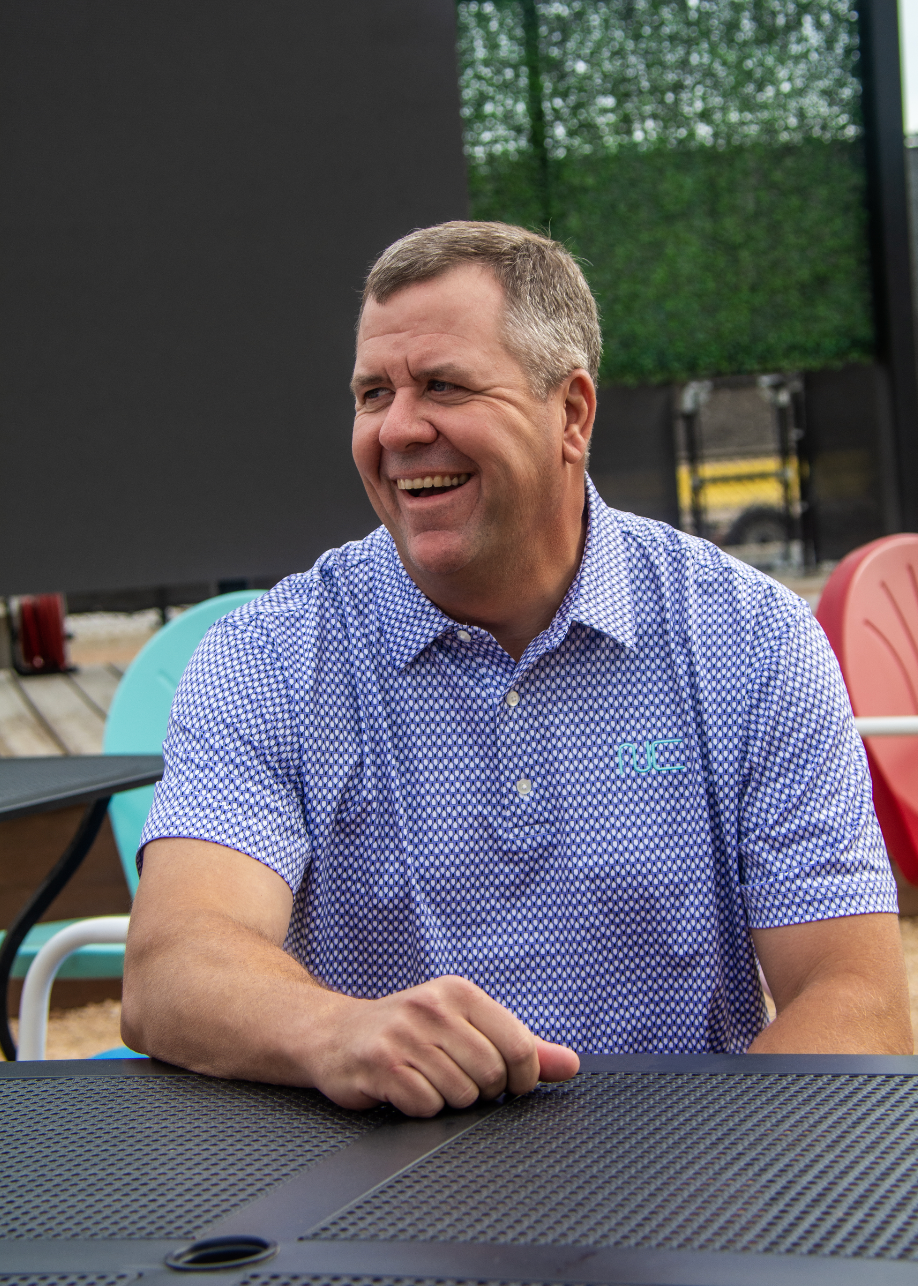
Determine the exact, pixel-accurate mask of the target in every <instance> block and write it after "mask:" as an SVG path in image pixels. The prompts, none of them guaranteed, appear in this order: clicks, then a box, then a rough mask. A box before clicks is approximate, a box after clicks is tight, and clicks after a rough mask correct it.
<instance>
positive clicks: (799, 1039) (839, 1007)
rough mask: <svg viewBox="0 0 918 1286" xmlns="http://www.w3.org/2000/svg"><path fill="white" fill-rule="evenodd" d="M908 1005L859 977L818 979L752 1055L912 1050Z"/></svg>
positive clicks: (762, 1034)
mask: <svg viewBox="0 0 918 1286" xmlns="http://www.w3.org/2000/svg"><path fill="white" fill-rule="evenodd" d="M912 1048H913V1039H912V1030H911V1025H910V1023H909V1022H908V1016H907V1013H906V1014H904V1013H903V1010H902V1006H901V1005H899V1004H891V1003H890V999H889V995H888V993H887V992H886V991H885V990H884V989H882V988H878V987H874V986H872V985H871V984H870V983H869V982H868V981H866V980H865V979H864V978H863V977H861V976H859V975H852V976H851V977H850V978H839V977H833V978H829V979H823V980H818V981H814V982H812V983H811V984H810V985H808V986H807V987H805V988H804V989H803V990H802V991H801V992H800V994H799V995H797V996H795V997H794V999H793V1000H791V1001H790V1002H789V1003H788V1004H786V1005H785V1006H784V1007H783V1008H782V1009H781V1010H780V1012H779V1013H778V1016H777V1017H776V1018H775V1020H774V1022H772V1023H771V1024H770V1025H769V1026H768V1027H766V1028H765V1030H764V1031H762V1032H760V1033H759V1035H758V1036H757V1037H756V1038H755V1040H754V1041H753V1042H752V1044H751V1045H750V1046H749V1049H748V1053H750V1054H911V1053H912Z"/></svg>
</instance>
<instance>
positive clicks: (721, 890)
mask: <svg viewBox="0 0 918 1286" xmlns="http://www.w3.org/2000/svg"><path fill="white" fill-rule="evenodd" d="M587 500H588V505H589V526H588V534H587V541H586V546H585V549H584V554H583V559H582V563H581V566H580V569H579V572H578V574H577V577H576V579H575V580H574V582H573V584H572V585H571V587H570V590H569V591H568V593H567V595H566V597H565V599H564V601H563V602H562V604H561V606H560V607H559V609H558V612H557V614H556V616H555V618H554V620H553V621H552V622H551V624H550V625H549V627H548V628H547V629H546V630H545V631H544V632H543V633H542V634H540V635H539V636H538V637H537V638H535V639H534V640H533V641H532V643H530V645H529V647H528V648H527V649H526V652H525V654H524V655H523V657H522V658H521V660H520V661H519V662H518V663H515V662H514V661H513V660H512V658H511V657H510V656H508V655H507V653H506V652H504V651H503V649H502V648H501V647H500V646H499V645H498V644H497V642H496V641H495V640H494V638H493V637H492V636H491V635H490V634H489V633H487V631H486V630H483V629H478V628H476V627H475V626H472V625H465V624H462V623H461V622H458V623H457V622H456V621H454V620H451V619H450V618H449V617H448V616H445V615H444V614H443V613H442V612H441V611H440V610H439V608H437V607H436V606H435V605H434V604H433V603H432V602H431V601H430V600H429V599H427V598H426V597H425V596H424V595H423V594H422V593H421V591H420V590H419V589H418V587H417V586H416V585H415V584H414V582H413V581H412V580H411V579H410V577H409V576H408V575H407V573H406V572H405V570H404V568H403V566H402V564H401V561H400V559H399V557H398V553H397V551H396V548H395V545H394V543H393V541H392V539H391V537H390V536H389V534H388V533H387V532H386V531H385V529H384V528H379V529H378V530H376V531H374V532H373V533H372V534H371V535H369V536H368V537H367V538H366V539H365V540H363V541H359V542H356V543H353V544H349V545H345V546H344V547H343V548H341V549H334V550H331V551H329V552H328V553H327V554H325V555H323V557H322V558H320V559H319V561H318V562H317V563H316V565H315V566H314V567H313V568H312V570H311V571H309V572H306V573H304V574H303V575H297V576H291V577H289V578H288V579H286V580H284V581H282V582H281V583H280V584H279V585H277V586H276V587H275V588H274V589H273V590H272V591H271V592H270V593H268V594H265V595H264V596H263V597H261V598H258V599H256V600H254V601H253V602H251V603H249V604H247V605H246V606H244V607H241V608H239V609H238V610H236V611H235V612H232V613H231V614H230V615H229V616H227V617H225V618H224V619H223V620H221V621H219V622H218V623H217V624H216V625H215V626H214V627H213V628H212V629H211V630H210V632H209V633H208V635H207V636H206V638H205V639H204V641H203V643H202V644H201V646H200V647H199V648H198V650H197V652H196V653H195V655H194V657H193V659H192V661H191V663H190V665H189V666H188V669H187V671H186V673H185V676H184V678H183V680H182V683H181V686H180V687H179V690H178V693H177V694H176V698H175V704H174V706H173V710H172V715H171V719H170V723H169V732H168V737H167V740H166V743H165V758H166V771H165V776H164V778H163V781H162V783H161V784H160V785H159V787H158V788H157V792H156V799H155V803H154V805H153V809H152V812H151V814H150V817H149V820H148V822H147V825H146V828H145V830H144V833H143V839H142V842H143V843H146V842H148V841H149V840H152V839H154V838H158V837H163V836H190V837H194V838H197V839H203V840H211V841H213V842H214V843H218V844H225V845H227V846H229V847H230V848H234V849H238V850H239V851H241V852H243V853H247V854H249V855H250V856H251V857H253V858H255V859H256V860H258V861H259V862H263V863H264V864H265V865H266V866H269V867H270V868H271V869H272V870H274V871H276V872H277V873H278V874H279V875H281V876H282V877H283V879H284V880H285V881H286V882H287V884H288V885H289V887H290V889H291V891H292V893H293V896H294V903H293V913H292V917H291V921H290V927H289V932H288V935H287V941H286V950H287V951H288V952H290V954H291V955H293V956H294V957H295V958H296V959H297V960H299V961H301V963H302V964H303V965H304V966H305V967H306V969H308V970H309V971H310V973H312V974H313V975H314V976H315V977H317V978H318V979H320V980H321V981H322V982H323V983H324V984H326V985H327V986H329V987H331V988H333V989H335V990H339V991H342V992H345V993H347V994H349V995H354V996H366V997H374V996H383V995H386V994H388V993H390V992H393V991H398V990H401V989H403V988H406V987H411V986H413V985H415V984H417V983H420V982H423V981H425V980H426V979H430V978H436V977H439V976H441V975H444V974H459V975H461V976H462V977H465V978H469V979H471V980H472V981H473V982H475V983H477V984H478V985H479V986H480V987H482V988H483V989H484V990H485V991H486V992H487V993H488V994H489V995H491V996H493V997H494V998H495V999H496V1000H498V1001H500V1002H501V1003H502V1004H503V1005H506V1006H507V1008H508V1009H510V1010H512V1011H513V1013H515V1014H517V1015H518V1016H519V1017H520V1018H521V1019H522V1020H523V1021H524V1022H525V1023H527V1024H528V1025H529V1026H530V1027H531V1028H532V1029H533V1030H534V1031H535V1032H537V1033H538V1034H539V1035H540V1036H543V1037H544V1038H546V1039H548V1040H553V1041H560V1042H563V1043H565V1044H568V1045H570V1046H572V1047H573V1048H574V1049H576V1050H578V1051H580V1052H593V1053H619V1052H621V1053H628V1052H639V1051H648V1052H656V1053H677V1052H699V1053H700V1052H703V1051H726V1052H740V1051H742V1050H744V1049H745V1048H746V1047H747V1046H748V1044H749V1042H750V1041H751V1040H752V1039H753V1037H754V1036H755V1035H756V1034H757V1032H758V1031H759V1030H760V1029H761V1027H762V1026H763V1024H764V1022H765V1010H764V1005H763V1000H762V995H761V989H760V985H759V981H758V975H757V970H756V961H755V956H754V952H753V948H752V943H751V939H750V934H749V929H750V927H768V926H774V925H785V924H794V923H799V922H802V921H808V920H819V919H825V918H830V917H833V916H844V915H856V914H859V913H863V912H869V911H892V912H894V911H895V910H896V895H895V887H894V884H893V881H892V878H891V874H890V868H889V864H888V861H887V858H886V853H885V849H884V846H883V841H882V838H881V835H880V832H879V829H878V826H877V822H876V818H875V816H874V812H873V806H872V798H871V787H870V777H869V774H868V770H867V764H866V759H865V755H864V751H863V748H862V746H861V742H860V738H859V737H858V735H857V732H856V730H855V728H854V723H853V720H852V717H851V709H850V705H849V702H848V698H847V694H846V691H845V687H844V684H843V682H842V679H841V676H840V674H839V670H838V666H837V664H836V662H835V658H834V656H833V654H832V652H831V650H830V648H829V646H828V643H827V641H826V638H825V635H824V634H823V632H822V630H821V629H820V627H819V625H818V624H817V623H816V621H815V620H814V619H813V617H812V615H811V613H810V611H809V609H808V607H807V605H806V603H804V602H803V600H802V599H800V598H797V597H796V596H795V595H794V594H792V593H791V592H790V591H788V590H787V589H785V588H784V587H782V586H781V585H779V584H777V583H776V582H775V581H773V580H771V579H770V578H769V577H766V576H764V575H762V574H761V573H759V572H757V571H755V570H753V569H752V568H750V567H747V566H745V565H744V564H742V563H739V562H736V561H735V560H734V559H732V558H730V557H728V556H727V555H725V554H724V553H722V552H721V551H720V550H718V549H717V548H715V547H714V546H713V545H711V544H708V543H707V542H705V541H701V540H696V539H694V538H693V537H690V536H687V535H684V534H683V533H681V532H678V531H674V530H673V529H672V528H670V527H668V526H665V525H664V524H661V523H656V522H651V521H649V520H647V519H644V518H638V517H635V516H634V515H632V514H625V513H619V512H616V511H614V510H611V509H609V508H607V507H606V505H604V504H603V502H602V500H601V499H600V498H599V496H598V495H597V493H596V491H595V489H594V488H593V486H592V484H591V483H590V482H589V481H588V483H587Z"/></svg>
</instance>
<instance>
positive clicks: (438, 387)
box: [430, 380, 456, 393]
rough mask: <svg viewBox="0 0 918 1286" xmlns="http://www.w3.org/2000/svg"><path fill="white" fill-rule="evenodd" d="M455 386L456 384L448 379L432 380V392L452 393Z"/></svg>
mask: <svg viewBox="0 0 918 1286" xmlns="http://www.w3.org/2000/svg"><path fill="white" fill-rule="evenodd" d="M455 387H456V385H455V384H450V383H449V382H448V381H447V380H431V381H430V391H431V392H432V393H450V392H452V390H453V389H454V388H455Z"/></svg>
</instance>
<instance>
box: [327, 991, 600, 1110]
mask: <svg viewBox="0 0 918 1286" xmlns="http://www.w3.org/2000/svg"><path fill="white" fill-rule="evenodd" d="M327 994H328V998H329V1000H330V1001H331V1004H330V1005H329V1007H328V1011H327V1012H328V1018H327V1020H326V1021H325V1022H323V1024H322V1027H321V1031H322V1034H321V1036H320V1037H319V1040H318V1041H317V1044H316V1046H315V1048H314V1050H313V1054H312V1057H311V1060H310V1061H311V1064H312V1067H313V1076H314V1078H315V1085H316V1087H317V1088H318V1089H320V1090H322V1092H323V1093H324V1094H327V1095H328V1097H329V1098H330V1099H333V1100H334V1101H335V1102H336V1103H340V1104H341V1106H342V1107H358V1108H359V1107H371V1106H372V1105H373V1104H374V1103H378V1102H385V1103H392V1104H393V1105H394V1106H395V1107H397V1108H399V1109H400V1110H401V1111H402V1112H405V1113H407V1114H408V1115H409V1116H433V1114H434V1113H435V1112H439V1111H440V1109H441V1108H442V1107H443V1106H444V1105H448V1106H449V1107H468V1106H469V1104H470V1103H474V1102H475V1100H476V1099H477V1098H479V1097H481V1098H486V1099H491V1098H496V1097H497V1096H498V1095H499V1094H502V1093H503V1092H504V1091H505V1090H507V1091H509V1092H510V1093H511V1094H526V1093H528V1091H529V1090H531V1089H532V1088H533V1086H534V1085H535V1084H536V1082H537V1081H539V1080H566V1079H567V1078H568V1077H569V1076H573V1075H574V1074H575V1073H576V1071H577V1069H578V1067H579V1066H580V1060H579V1059H578V1057H577V1055H576V1054H575V1053H573V1052H572V1051H571V1050H569V1049H565V1048H564V1046H562V1045H550V1044H548V1042H546V1041H543V1040H540V1039H539V1037H538V1036H534V1035H533V1034H532V1032H531V1031H530V1030H529V1029H528V1027H526V1026H524V1025H523V1023H521V1022H520V1020H519V1019H518V1018H514V1016H513V1015H512V1014H511V1013H510V1012H509V1011H508V1010H506V1009H504V1007H503V1006H502V1005H499V1004H498V1003H497V1001H496V1000H492V999H491V998H490V996H487V995H485V993H484V992H483V991H482V990H481V988H480V987H476V986H475V984H474V983H471V982H467V981H466V980H465V979H464V978H449V977H447V978H437V979H435V980H434V981H432V982H425V983H422V984H421V985H420V986H419V987H412V988H410V989H409V990H408V991H400V992H396V993H395V994H394V995H391V996H386V997H385V998H384V999H382V1000H354V999H351V998H350V997H348V996H339V995H332V994H331V993H327Z"/></svg>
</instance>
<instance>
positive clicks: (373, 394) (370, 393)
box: [363, 388, 389, 402]
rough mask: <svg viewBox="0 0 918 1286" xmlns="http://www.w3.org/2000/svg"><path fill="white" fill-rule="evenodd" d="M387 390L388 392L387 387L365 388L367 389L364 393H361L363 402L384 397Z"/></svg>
mask: <svg viewBox="0 0 918 1286" xmlns="http://www.w3.org/2000/svg"><path fill="white" fill-rule="evenodd" d="M388 392H389V390H388V389H387V388H371V389H367V391H366V392H365V393H364V395H363V400H364V401H365V402H375V401H377V400H378V399H379V398H381V397H384V396H385V395H386V393H388Z"/></svg>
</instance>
